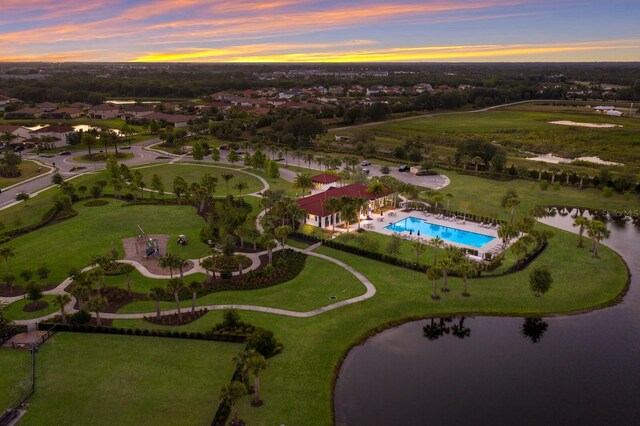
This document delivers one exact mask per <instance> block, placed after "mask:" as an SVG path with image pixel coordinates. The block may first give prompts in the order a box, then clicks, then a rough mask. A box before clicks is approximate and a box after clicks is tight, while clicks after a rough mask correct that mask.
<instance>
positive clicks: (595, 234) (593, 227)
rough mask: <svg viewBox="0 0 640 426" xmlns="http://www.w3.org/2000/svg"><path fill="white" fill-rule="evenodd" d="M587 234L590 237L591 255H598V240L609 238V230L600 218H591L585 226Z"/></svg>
mask: <svg viewBox="0 0 640 426" xmlns="http://www.w3.org/2000/svg"><path fill="white" fill-rule="evenodd" d="M587 235H588V236H589V238H591V251H592V253H593V257H598V245H599V244H600V242H601V241H602V240H603V239H605V238H609V236H610V235H611V231H609V230H608V229H607V225H605V223H604V222H602V221H600V220H592V221H590V222H589V226H588V227H587Z"/></svg>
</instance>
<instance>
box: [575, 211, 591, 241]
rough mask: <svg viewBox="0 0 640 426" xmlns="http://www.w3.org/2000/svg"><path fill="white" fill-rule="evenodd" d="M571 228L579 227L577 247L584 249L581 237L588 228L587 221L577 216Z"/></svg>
mask: <svg viewBox="0 0 640 426" xmlns="http://www.w3.org/2000/svg"><path fill="white" fill-rule="evenodd" d="M573 226H574V227H575V226H579V228H578V247H584V242H583V240H582V235H583V234H584V230H585V229H587V228H588V227H589V219H587V218H586V217H584V216H578V217H577V218H576V219H575V220H574V221H573Z"/></svg>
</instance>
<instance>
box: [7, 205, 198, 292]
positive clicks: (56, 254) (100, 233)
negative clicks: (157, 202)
mask: <svg viewBox="0 0 640 426" xmlns="http://www.w3.org/2000/svg"><path fill="white" fill-rule="evenodd" d="M123 205H124V203H123V202H121V201H117V200H113V199H111V200H109V204H107V205H104V206H100V207H86V206H84V205H83V203H77V204H76V205H75V206H74V208H75V209H76V210H77V211H78V215H77V216H76V217H74V218H72V219H69V220H66V221H63V222H60V223H58V224H55V225H51V226H46V227H44V228H41V229H38V230H37V231H33V232H30V233H29V234H26V235H23V236H20V237H18V238H15V239H14V240H12V241H10V242H8V243H5V245H9V246H11V247H13V248H14V249H15V253H16V257H15V258H14V259H11V261H10V268H11V271H12V272H14V273H18V272H19V271H22V270H25V269H30V270H35V268H37V267H38V266H39V265H41V264H43V263H46V264H47V266H48V267H49V268H50V269H51V271H52V272H51V275H50V276H49V278H48V279H47V282H49V283H59V282H61V281H62V280H63V279H64V278H65V277H66V276H67V273H68V271H69V269H70V268H71V267H77V268H79V267H84V266H86V265H88V263H89V260H90V259H91V256H93V255H98V254H106V253H107V252H108V251H109V250H110V249H111V248H112V247H115V248H116V249H117V250H118V252H119V253H120V255H121V256H124V250H123V248H122V242H121V241H122V239H123V238H130V237H134V236H137V235H138V233H139V232H140V231H139V230H138V225H140V226H142V227H143V229H144V231H145V232H146V233H148V234H169V235H170V239H169V246H168V251H169V252H172V253H176V254H178V255H180V256H181V257H185V258H197V257H202V256H204V255H206V254H207V253H208V248H207V246H206V245H204V244H203V243H201V242H200V241H199V239H198V235H199V233H200V229H201V228H202V226H203V224H204V222H203V220H202V218H201V217H199V216H197V215H196V211H195V209H194V208H193V207H191V206H153V205H138V206H126V207H124V206H123ZM179 234H185V235H188V236H189V237H191V238H190V239H191V241H190V244H188V245H186V246H181V245H179V244H178V243H177V242H176V238H177V235H179Z"/></svg>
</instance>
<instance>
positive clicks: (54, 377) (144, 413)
mask: <svg viewBox="0 0 640 426" xmlns="http://www.w3.org/2000/svg"><path fill="white" fill-rule="evenodd" d="M241 350H242V345H239V344H232V343H220V342H205V341H191V340H184V339H168V338H157V337H135V336H110V335H98V334H82V333H58V334H56V335H54V336H53V337H52V338H51V339H50V340H49V341H48V342H47V343H45V344H44V345H43V346H41V347H40V352H39V354H38V376H37V381H36V393H35V395H34V396H33V398H32V399H31V401H30V402H31V404H30V407H29V410H28V411H27V414H26V415H25V417H24V419H23V420H22V422H21V424H24V425H42V424H51V423H52V422H53V423H55V424H94V425H114V424H121V425H124V424H130V425H133V424H154V425H172V424H193V425H195V424H209V423H210V422H211V420H212V419H213V416H214V414H215V411H216V408H217V405H218V392H219V389H220V387H221V386H222V385H223V384H225V383H227V382H228V381H229V380H230V379H231V375H232V374H233V363H232V361H231V359H232V357H233V356H234V355H235V354H236V353H237V352H239V351H241Z"/></svg>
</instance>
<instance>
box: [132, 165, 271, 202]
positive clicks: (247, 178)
mask: <svg viewBox="0 0 640 426" xmlns="http://www.w3.org/2000/svg"><path fill="white" fill-rule="evenodd" d="M138 170H140V172H141V173H142V176H143V178H144V182H145V184H146V185H147V188H151V177H152V176H153V174H156V173H157V174H158V175H160V176H161V178H162V182H163V184H164V187H165V191H167V192H171V191H172V188H173V179H174V178H175V177H177V176H181V177H182V178H183V179H184V180H186V181H187V183H192V182H199V181H200V179H201V178H202V176H203V175H204V174H205V173H209V174H210V175H211V176H214V177H217V178H218V184H217V185H216V191H215V195H225V194H226V183H225V181H224V180H223V179H222V177H221V175H223V174H226V173H229V174H231V175H233V178H232V179H231V180H230V181H229V193H231V194H234V195H237V194H238V191H237V190H236V189H235V188H234V186H235V185H237V184H238V183H240V182H244V183H246V184H247V185H249V187H248V188H247V189H245V190H244V191H243V192H242V193H243V194H249V193H252V192H258V191H261V190H262V189H263V187H264V186H263V185H262V182H260V181H259V180H258V179H256V178H255V177H253V176H251V175H248V174H246V173H242V172H239V171H235V170H229V169H222V168H219V167H216V166H212V165H208V164H206V163H203V164H197V165H196V164H192V163H175V164H160V165H155V166H151V167H149V166H143V167H141V168H139V169H138Z"/></svg>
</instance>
